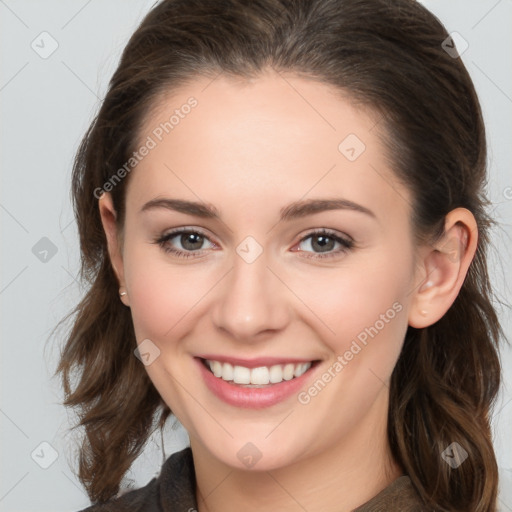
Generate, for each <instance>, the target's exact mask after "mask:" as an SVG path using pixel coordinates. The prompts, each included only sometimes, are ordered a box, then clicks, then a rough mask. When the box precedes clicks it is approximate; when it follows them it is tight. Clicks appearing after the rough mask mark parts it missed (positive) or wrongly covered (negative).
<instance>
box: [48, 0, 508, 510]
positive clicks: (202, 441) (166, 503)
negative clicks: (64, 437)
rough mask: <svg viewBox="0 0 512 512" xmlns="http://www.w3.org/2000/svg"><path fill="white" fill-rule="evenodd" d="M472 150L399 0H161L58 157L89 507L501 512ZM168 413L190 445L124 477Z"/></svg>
mask: <svg viewBox="0 0 512 512" xmlns="http://www.w3.org/2000/svg"><path fill="white" fill-rule="evenodd" d="M485 161H486V144H485V131H484V127H483V123H482V117H481V111H480V106H479V103H478V99H477V97H476V94H475V90H474V88H473V85H472V82H471V80H470V78H469V75H468V73H467V71H466V69H465V68H464V66H463V64H462V62H461V60H460V58H458V55H457V53H456V47H455V44H454V42H453V40H452V39H451V38H450V36H449V34H448V33H447V32H446V30H445V29H444V27H443V26H442V25H441V24H440V22H439V21H438V20H437V19H436V18H435V17H434V16H433V15H432V14H431V13H429V12H428V11H427V10H426V9H425V8H424V7H422V6H421V5H420V4H418V3H416V2H414V1H410V0H398V1H395V2H388V1H385V0H350V1H348V0H345V1H340V0H308V1H297V2H284V1H282V0H258V1H256V2H254V1H249V0H229V1H223V2H214V1H211V0H193V1H191V0H187V1H179V0H164V1H162V2H160V3H159V4H158V5H156V6H155V7H154V8H153V9H152V10H151V12H150V13H149V14H148V15H147V16H146V18H145V19H144V20H143V22H142V23H141V25H140V26H139V28H138V29H137V31H136V32H135V33H134V35H133V36H132V38H131V39H130V41H129V43H128V45H127V47H126V48H125V50H124V53H123V55H122V58H121V62H120V64H119V66H118V69H117V70H116V72H115V74H114V76H113V78H112V80H111V82H110V86H109V90H108V93H107V95H106V97H105V99H104V101H103V104H102V107H101V110H100V112H99V114H98V116H97V118H96V120H95V121H94V123H93V124H92V126H91V127H90V129H89V131H88V133H87V134H86V136H85V138H84V140H83V142H82V144H81V147H80V149H79V152H78V154H77V157H76V162H75V167H74V174H73V199H74V205H75V212H76V217H77V222H78V227H79V232H80V243H81V251H82V276H83V277H84V278H85V279H87V280H88V282H89V283H90V289H89V291H88V293H87V295H86V296H85V298H84V299H83V301H82V302H81V303H80V304H79V305H78V306H77V308H76V310H75V311H76V318H75V321H74V325H73V329H72V330H71V333H70V335H69V339H68V341H67V344H66V347H65V350H64V351H63V354H62V359H61V361H60V365H59V369H58V371H59V372H61V373H62V377H63V382H64V387H65V392H66V401H65V404H66V405H67V406H72V407H78V408H79V411H80V423H79V425H80V426H83V427H84V428H85V438H84V443H83V446H82V450H81V456H80V461H79V477H80V479H81V481H82V482H83V484H84V486H85V487H86V489H87V492H88V494H89V496H90V498H91V501H92V502H93V503H94V504H95V505H94V506H92V507H91V508H89V509H87V510H91V511H103V510H105V511H106V510H109V511H117V510H164V511H171V510H194V509H195V510H199V512H204V511H220V510H222V511H231V510H239V509H240V507H242V506H243V507H244V509H246V510H250V511H252V510H258V511H260V510H283V511H288V510H290V511H291V510H308V511H316V510H318V511H320V510H321V511H337V512H340V511H351V510H357V511H359V512H364V511H375V510H400V511H420V510H422V511H423V510H437V511H439V510H442V511H478V512H483V511H494V510H496V499H497V498H496V494H497V485H498V483H497V480H498V476H497V465H496V460H495V455H494V451H493V446H492V440H491V435H490V428H489V415H490V408H491V406H492V404H493V402H494V399H495V396H496V393H497V390H498V388H499V383H500V366H499V360H498V356H497V349H498V341H499V337H500V327H499V324H498V320H497V316H496V313H495V311H494V309H493V306H492V303H491V298H490V293H491V292H490V287H489V279H488V273H487V263H486V247H487V242H488V230H489V226H490V224H491V220H490V218H489V217H488V215H487V214H486V211H485V207H486V200H485V198H484V196H483V193H482V190H483V185H484V183H485V179H486V169H485ZM75 369H79V370H80V374H79V376H78V378H76V377H75V376H74V371H75ZM72 379H76V380H75V381H73V385H72V384H71V381H72ZM171 411H172V413H173V414H174V415H175V416H176V417H177V418H178V419H179V420H180V422H181V423H182V424H183V425H184V427H185V428H186V430H187V432H188V434H189V437H190V448H187V449H185V450H183V451H182V452H179V453H177V454H174V455H172V456H171V457H170V458H169V459H168V460H167V461H166V463H165V464H164V466H163V468H162V471H161V474H160V476H159V477H158V479H154V480H152V481H151V482H150V483H149V484H148V485H147V486H146V487H144V488H142V489H138V490H135V491H132V492H130V493H128V494H124V495H122V496H119V494H120V493H119V488H120V482H121V479H122V477H123V475H124V474H125V473H126V471H127V470H128V469H129V468H130V466H131V464H132V462H133V461H134V459H135V458H136V457H137V455H138V454H139V453H140V452H141V450H142V448H143V447H144V443H145V441H146V440H147V439H148V436H149V435H150V434H151V432H152V429H153V428H154V426H155V425H154V421H155V419H159V426H160V427H161V426H163V424H164V423H165V420H166V419H167V418H168V416H169V414H170V413H171ZM116 494H117V495H118V496H116Z"/></svg>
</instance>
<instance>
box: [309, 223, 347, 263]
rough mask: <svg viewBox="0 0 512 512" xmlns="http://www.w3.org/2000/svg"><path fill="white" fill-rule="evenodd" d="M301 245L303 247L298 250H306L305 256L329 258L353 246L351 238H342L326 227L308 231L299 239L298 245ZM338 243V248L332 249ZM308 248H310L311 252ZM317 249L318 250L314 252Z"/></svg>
mask: <svg viewBox="0 0 512 512" xmlns="http://www.w3.org/2000/svg"><path fill="white" fill-rule="evenodd" d="M300 245H303V246H304V247H305V248H302V249H300V252H306V253H309V254H307V255H306V254H304V256H303V257H306V258H315V259H321V258H331V257H336V256H339V255H340V254H343V253H345V252H347V251H349V250H350V249H352V248H353V247H354V241H353V240H352V239H351V238H348V237H347V238H343V237H341V236H339V235H337V234H336V233H334V232H333V231H329V230H328V229H321V230H317V231H313V232H312V233H309V234H308V235H307V236H305V237H304V238H302V239H301V241H300V243H299V246H300ZM336 245H338V250H336V251H333V249H334V248H335V247H336ZM308 249H312V250H313V252H312V253H311V252H310V251H308ZM315 251H318V252H315Z"/></svg>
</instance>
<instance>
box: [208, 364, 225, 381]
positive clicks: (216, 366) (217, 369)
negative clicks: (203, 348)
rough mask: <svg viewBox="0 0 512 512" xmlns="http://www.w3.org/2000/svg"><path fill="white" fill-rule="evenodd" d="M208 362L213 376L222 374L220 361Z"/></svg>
mask: <svg viewBox="0 0 512 512" xmlns="http://www.w3.org/2000/svg"><path fill="white" fill-rule="evenodd" d="M209 363H210V370H211V371H212V372H213V375H215V377H221V376H222V363H219V361H209Z"/></svg>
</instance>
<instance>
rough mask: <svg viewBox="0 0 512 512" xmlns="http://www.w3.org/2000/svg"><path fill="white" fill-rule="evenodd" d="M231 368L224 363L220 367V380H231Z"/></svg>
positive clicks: (228, 364)
mask: <svg viewBox="0 0 512 512" xmlns="http://www.w3.org/2000/svg"><path fill="white" fill-rule="evenodd" d="M233 373H234V372H233V366H232V365H231V364H230V363H224V364H223V365H222V375H221V377H222V379H223V380H233Z"/></svg>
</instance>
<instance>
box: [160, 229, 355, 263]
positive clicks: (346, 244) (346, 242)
mask: <svg viewBox="0 0 512 512" xmlns="http://www.w3.org/2000/svg"><path fill="white" fill-rule="evenodd" d="M182 234H195V235H201V236H202V237H203V238H206V239H207V240H209V241H210V239H209V238H208V236H206V234H205V233H203V232H202V231H199V230H197V229H187V228H181V229H176V230H174V231H171V232H169V233H166V234H165V235H162V236H160V237H158V238H156V239H155V240H154V242H153V243H155V244H158V245H159V246H160V247H161V248H162V249H163V250H164V251H165V252H166V253H171V254H173V255H174V256H176V257H177V258H196V257H199V256H196V254H198V253H199V254H201V253H202V251H201V250H199V251H181V250H179V249H174V248H172V247H169V245H167V242H168V241H169V240H171V239H173V238H175V237H176V236H177V235H182ZM316 236H325V237H328V238H331V239H332V240H334V241H335V242H338V243H339V244H341V246H342V248H341V249H340V250H338V251H334V252H330V253H327V254H322V253H311V252H309V251H296V252H302V253H305V254H306V255H304V256H302V257H304V258H313V259H324V258H332V257H336V256H337V255H340V254H343V253H345V252H347V251H349V250H350V249H352V248H353V247H354V241H353V240H352V239H350V238H341V237H340V236H338V235H337V234H336V233H334V232H333V231H330V230H328V229H325V228H324V229H320V230H317V231H312V232H311V233H308V234H307V235H306V236H304V237H303V238H301V239H300V240H299V242H298V243H299V244H300V243H302V242H304V241H305V240H307V239H308V238H314V237H316ZM210 242H211V241H210Z"/></svg>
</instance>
